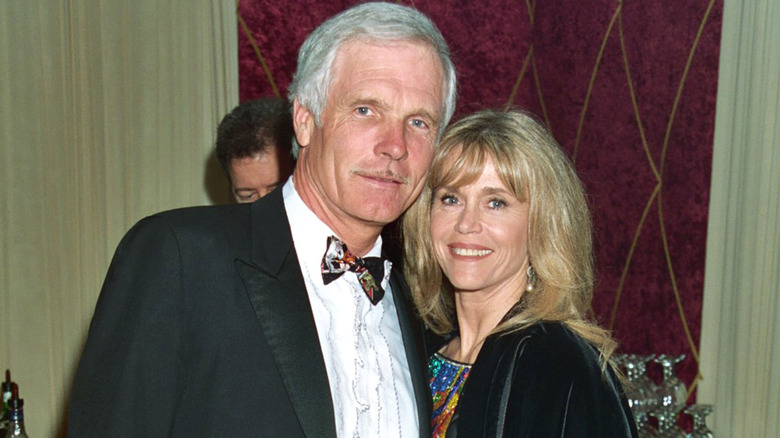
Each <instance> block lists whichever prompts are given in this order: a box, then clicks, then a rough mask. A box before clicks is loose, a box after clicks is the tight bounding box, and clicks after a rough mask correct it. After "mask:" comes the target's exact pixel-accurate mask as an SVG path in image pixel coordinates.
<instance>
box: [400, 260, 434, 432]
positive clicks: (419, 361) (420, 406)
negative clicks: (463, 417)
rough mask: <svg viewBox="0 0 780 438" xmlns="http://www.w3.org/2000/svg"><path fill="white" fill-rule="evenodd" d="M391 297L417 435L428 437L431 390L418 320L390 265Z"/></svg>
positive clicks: (420, 325) (405, 289) (404, 289)
mask: <svg viewBox="0 0 780 438" xmlns="http://www.w3.org/2000/svg"><path fill="white" fill-rule="evenodd" d="M390 285H391V288H392V290H393V301H395V308H396V310H397V312H398V322H399V323H400V325H401V335H402V336H403V338H404V349H405V350H406V359H407V360H408V361H409V370H410V374H411V376H412V387H413V388H414V396H415V399H416V401H417V418H418V420H419V423H420V437H421V438H422V437H425V438H427V437H430V436H431V434H430V430H429V427H430V419H431V403H432V402H431V392H430V388H429V386H428V366H427V358H426V357H425V350H424V348H423V344H422V339H423V337H422V324H421V322H420V320H419V319H418V318H417V317H416V316H415V313H414V310H413V309H412V308H411V306H410V303H409V298H408V297H409V287H408V286H407V285H406V282H405V281H404V280H403V279H402V278H401V276H400V274H398V273H397V271H396V270H395V269H394V270H393V271H392V273H391V275H390Z"/></svg>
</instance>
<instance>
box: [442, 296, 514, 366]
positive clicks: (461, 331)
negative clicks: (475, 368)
mask: <svg viewBox="0 0 780 438" xmlns="http://www.w3.org/2000/svg"><path fill="white" fill-rule="evenodd" d="M521 296H522V292H521V293H519V294H512V295H507V296H505V297H497V296H485V295H483V294H475V293H460V292H456V293H455V310H456V313H457V317H458V335H459V336H458V337H456V338H454V339H453V340H452V341H450V342H449V343H448V344H447V345H446V346H445V347H444V348H443V349H442V354H443V355H445V356H447V357H449V358H451V359H454V360H456V361H458V362H464V363H474V361H475V360H476V359H477V356H478V355H479V351H480V349H481V348H482V344H483V343H484V342H485V339H487V337H488V336H489V335H490V333H491V332H493V330H494V329H495V328H496V327H497V326H498V324H499V323H500V322H501V320H502V319H503V318H504V316H506V314H507V313H508V312H509V310H510V309H512V307H514V305H515V304H516V303H517V302H518V301H519V300H520V297H521Z"/></svg>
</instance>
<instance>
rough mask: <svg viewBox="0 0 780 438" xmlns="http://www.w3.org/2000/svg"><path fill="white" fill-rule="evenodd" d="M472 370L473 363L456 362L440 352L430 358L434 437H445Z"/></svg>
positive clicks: (429, 373)
mask: <svg viewBox="0 0 780 438" xmlns="http://www.w3.org/2000/svg"><path fill="white" fill-rule="evenodd" d="M470 371H471V365H467V364H464V363H460V362H455V361H453V360H450V359H447V358H446V357H444V356H442V355H441V354H439V353H434V354H433V356H431V358H430V359H429V360H428V376H429V377H430V385H431V393H432V394H433V415H432V416H431V429H432V431H433V434H432V436H433V438H440V437H441V438H443V437H444V435H445V434H446V433H447V428H448V427H449V425H450V420H452V415H453V414H454V413H455V407H456V406H457V405H458V400H459V399H460V392H461V390H462V389H463V384H464V383H465V382H466V378H468V376H469V372H470Z"/></svg>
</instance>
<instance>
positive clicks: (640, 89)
mask: <svg viewBox="0 0 780 438" xmlns="http://www.w3.org/2000/svg"><path fill="white" fill-rule="evenodd" d="M356 3H358V2H355V1H345V0H335V1H328V2H313V1H309V2H304V1H289V2H279V1H271V0H242V1H241V3H240V5H239V8H238V14H239V20H240V21H243V23H242V27H241V28H240V29H239V51H240V52H239V61H240V69H239V72H240V97H241V100H242V101H243V100H247V99H253V98H257V97H262V96H270V95H274V94H276V93H277V92H278V93H280V94H281V95H285V94H286V91H287V86H288V85H289V83H290V79H291V76H292V73H293V71H294V69H295V62H296V56H297V49H298V47H299V46H300V44H301V43H302V42H303V40H304V39H305V37H306V36H307V35H308V34H309V32H311V30H312V29H313V28H315V27H316V26H317V25H319V24H320V23H321V22H322V21H323V20H325V19H326V18H327V17H329V16H331V15H333V14H335V13H337V12H339V11H341V10H343V9H345V8H347V7H349V6H352V5H354V4H356ZM400 3H402V4H406V5H413V6H415V7H417V8H418V9H420V10H421V11H422V12H424V13H426V14H427V15H428V16H430V17H431V18H432V19H433V21H434V22H435V23H436V24H437V26H438V27H439V28H440V29H441V31H442V33H443V34H444V37H445V38H446V39H447V41H448V43H449V44H450V48H451V50H452V54H453V60H454V62H455V65H456V68H457V71H458V74H459V90H460V93H459V103H458V111H457V114H458V115H463V114H466V113H469V112H472V111H475V110H478V109H480V108H484V107H500V106H504V105H506V104H508V103H509V104H513V105H516V106H520V107H523V108H526V109H529V110H531V111H532V112H534V113H536V114H537V115H539V116H540V117H541V118H542V119H543V120H544V121H545V122H546V123H547V125H548V127H549V128H550V129H551V130H552V132H553V133H554V135H555V136H556V138H557V139H558V141H559V142H560V143H561V144H562V145H563V147H564V148H565V149H566V150H568V151H569V152H570V154H571V156H572V157H573V159H574V161H575V164H576V167H577V170H578V172H579V174H580V176H581V178H582V179H583V181H584V182H585V185H586V188H587V191H588V194H589V197H590V204H591V208H592V211H593V216H594V224H595V238H596V242H595V243H596V258H597V269H598V272H597V276H598V283H597V286H596V293H595V297H594V302H593V307H594V310H595V316H596V318H597V319H598V320H599V321H600V322H601V323H602V324H603V325H605V326H608V327H612V328H613V330H614V334H615V337H616V338H617V339H618V341H619V342H620V345H621V346H620V350H621V351H622V352H631V353H639V354H646V353H669V354H686V355H687V357H686V359H685V360H684V361H683V362H682V364H681V365H680V366H679V367H678V371H679V375H680V377H681V378H682V379H683V380H684V381H685V382H687V383H688V384H689V385H691V384H692V383H693V382H694V380H695V376H696V374H697V370H698V366H697V351H698V343H699V336H700V328H701V308H702V305H701V304H702V289H703V281H704V258H705V241H706V233H707V227H706V224H707V211H708V204H709V188H710V173H711V160H712V142H713V131H714V119H715V92H716V88H717V73H718V69H717V67H718V54H719V45H720V30H721V16H722V11H723V1H722V0H696V1H686V2H621V1H606V0H593V1H588V2H582V1H573V0H563V1H534V0H529V1H527V2H520V1H517V0H480V1H473V2H466V1H454V0H450V1H442V0H436V1H433V0H417V1H413V2H412V1H402V2H400ZM244 26H245V27H244ZM247 32H248V33H249V35H251V38H250V37H248V36H247ZM263 63H265V65H266V66H267V73H266V70H265V69H264V67H263ZM456 117H457V115H456ZM704 377H705V378H706V377H707V376H704Z"/></svg>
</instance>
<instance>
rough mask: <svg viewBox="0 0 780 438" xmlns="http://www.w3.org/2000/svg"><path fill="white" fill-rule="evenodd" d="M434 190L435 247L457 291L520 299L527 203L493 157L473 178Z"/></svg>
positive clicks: (525, 262) (525, 244)
mask: <svg viewBox="0 0 780 438" xmlns="http://www.w3.org/2000/svg"><path fill="white" fill-rule="evenodd" d="M433 195H434V197H433V205H432V209H431V236H432V239H433V246H434V252H435V254H436V259H437V261H438V262H439V265H440V266H441V268H442V270H443V271H444V274H445V275H446V276H447V278H448V279H449V280H450V282H451V283H452V285H453V286H454V287H455V291H456V292H484V293H487V295H484V297H485V298H489V297H492V296H496V295H498V296H504V297H507V299H511V300H514V301H516V300H517V299H519V298H520V295H521V294H522V291H523V290H524V288H525V281H526V280H525V278H526V273H525V271H526V268H527V266H528V203H527V202H521V201H520V200H519V199H517V198H516V197H515V195H514V193H512V191H511V190H510V189H509V188H508V187H507V186H506V185H505V184H504V183H503V182H502V181H501V178H499V176H498V173H496V170H495V167H494V166H493V161H492V160H488V161H487V162H486V163H485V168H484V170H483V172H482V175H481V176H480V177H479V179H478V180H476V181H474V183H472V184H469V185H465V186H462V187H458V188H454V187H439V188H437V189H436V190H435V191H434V194H433ZM514 301H513V302H514Z"/></svg>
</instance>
